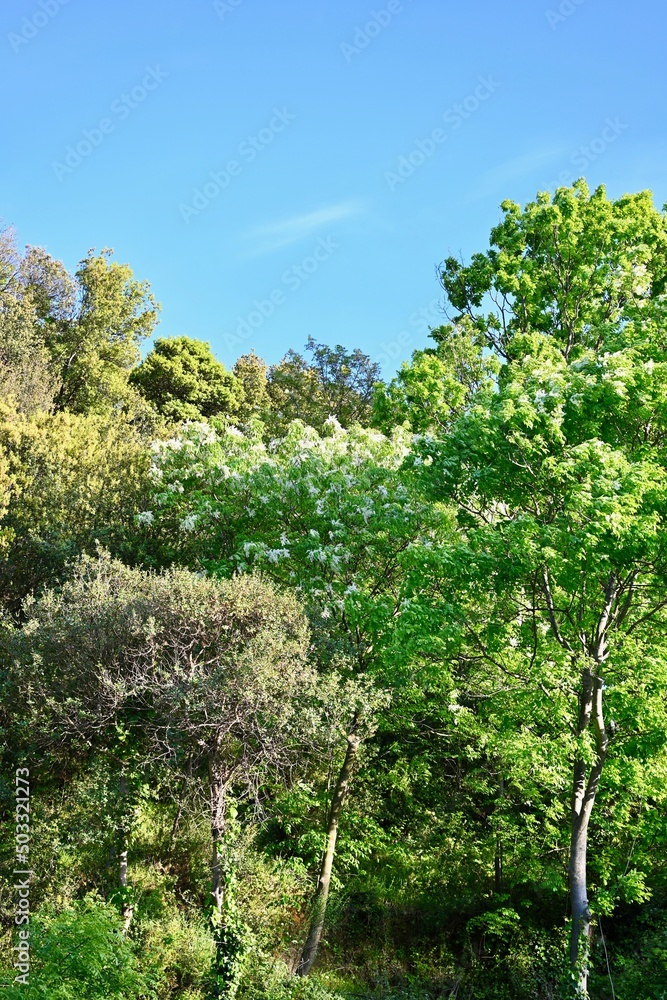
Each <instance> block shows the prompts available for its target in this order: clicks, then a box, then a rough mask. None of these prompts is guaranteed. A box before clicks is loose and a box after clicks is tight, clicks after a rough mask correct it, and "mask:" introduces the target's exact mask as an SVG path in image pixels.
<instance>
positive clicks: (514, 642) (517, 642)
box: [508, 637, 519, 649]
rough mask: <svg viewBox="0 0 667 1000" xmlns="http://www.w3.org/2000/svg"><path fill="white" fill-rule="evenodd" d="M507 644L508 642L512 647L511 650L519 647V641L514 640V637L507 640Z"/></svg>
mask: <svg viewBox="0 0 667 1000" xmlns="http://www.w3.org/2000/svg"><path fill="white" fill-rule="evenodd" d="M508 642H509V644H510V646H512V648H513V649H516V647H517V646H518V645H519V640H518V639H515V638H514V637H512V638H511V639H509V640H508Z"/></svg>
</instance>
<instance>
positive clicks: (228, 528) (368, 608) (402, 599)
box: [138, 418, 448, 974]
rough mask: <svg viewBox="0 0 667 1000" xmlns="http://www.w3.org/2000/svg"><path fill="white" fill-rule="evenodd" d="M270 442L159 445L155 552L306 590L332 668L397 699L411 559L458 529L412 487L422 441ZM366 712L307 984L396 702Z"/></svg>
mask: <svg viewBox="0 0 667 1000" xmlns="http://www.w3.org/2000/svg"><path fill="white" fill-rule="evenodd" d="M261 432H262V428H261V426H260V425H257V426H256V427H255V428H254V431H251V433H249V434H242V433H241V432H240V431H239V430H237V429H236V428H234V427H230V426H220V427H217V428H216V429H214V428H212V427H210V426H209V425H207V424H191V425H189V426H187V427H185V428H184V429H183V431H182V434H181V435H180V436H179V437H177V438H172V439H170V440H168V441H162V442H157V443H156V445H155V459H154V465H153V470H152V478H153V481H154V484H155V493H154V497H153V507H152V509H150V510H147V511H144V512H143V513H142V514H140V515H139V518H138V521H139V523H140V524H142V525H144V526H145V528H146V532H147V539H146V544H147V545H148V546H149V547H150V545H155V544H156V543H157V544H158V546H159V549H160V551H161V552H162V553H164V554H165V556H166V558H169V559H172V560H178V561H179V562H185V563H186V564H188V565H191V566H196V567H202V568H204V569H206V570H207V571H208V572H210V573H213V574H216V575H222V576H229V575H231V574H233V573H235V572H240V573H247V572H249V571H251V570H256V569H261V570H262V571H263V572H264V573H266V574H270V576H271V577H272V578H274V579H276V580H278V581H280V582H281V583H283V584H286V585H290V586H292V587H295V588H296V589H297V590H298V591H299V592H300V593H301V594H302V595H303V597H304V600H305V601H306V604H307V606H308V608H309V610H310V614H311V621H312V623H313V631H314V635H315V637H316V638H317V637H318V636H320V637H321V649H322V653H323V655H322V659H329V658H330V655H331V647H332V644H333V646H334V647H335V648H337V649H338V651H339V652H342V653H343V655H344V656H345V657H346V659H347V661H348V663H349V664H351V666H352V669H353V672H354V673H356V674H357V675H364V676H367V677H373V678H374V679H375V681H376V685H377V687H378V688H379V689H380V690H384V691H386V690H387V689H388V687H390V686H391V681H390V678H389V676H388V673H389V672H390V671H391V669H392V668H393V665H394V660H393V659H392V657H393V656H394V653H393V652H390V650H391V647H392V642H391V636H392V633H393V629H394V626H395V624H396V622H397V621H399V620H400V618H401V616H402V615H403V614H404V613H405V611H406V609H407V607H408V605H409V602H410V599H411V598H408V596H407V591H406V577H405V573H404V571H403V568H402V564H403V560H404V559H405V558H406V556H407V555H408V553H410V552H412V551H413V550H415V549H416V548H419V546H422V545H433V543H434V539H435V538H437V537H438V536H439V535H440V534H442V532H443V530H446V529H447V526H448V522H447V519H446V518H443V516H442V513H441V512H440V511H439V510H438V509H436V507H434V505H432V504H431V503H419V502H417V501H416V500H415V498H414V496H413V495H412V494H411V492H410V490H409V488H408V486H407V485H406V482H405V481H404V477H403V474H402V472H401V466H402V463H403V460H404V458H405V456H406V454H407V453H408V451H409V445H410V437H409V436H408V435H407V434H406V433H405V432H402V431H397V432H396V433H395V434H394V435H393V436H392V437H386V436H385V435H383V434H381V433H379V432H378V431H374V430H367V429H363V428H360V427H353V428H351V429H349V430H344V429H343V428H342V427H341V426H340V425H339V424H338V422H337V420H335V419H334V418H331V419H330V420H329V422H328V424H327V427H326V433H325V434H324V435H322V436H320V435H319V434H318V433H317V432H316V431H314V430H313V429H312V428H309V427H306V426H305V425H303V424H302V423H300V422H294V423H293V424H292V425H291V426H290V429H289V431H288V433H287V434H286V436H285V437H284V438H281V439H277V440H273V441H271V442H269V443H268V444H265V443H264V442H263V440H262V436H261ZM412 599H415V598H414V595H413V597H412ZM352 700H353V707H352V708H351V709H350V711H349V718H348V720H347V725H346V728H345V747H346V749H345V754H344V759H343V761H342V765H341V769H340V773H339V777H338V781H337V782H336V785H335V787H334V790H333V794H332V799H331V805H330V808H329V815H328V820H327V840H326V844H327V846H326V850H325V852H324V855H323V860H322V868H321V871H320V877H319V882H318V889H317V893H316V898H315V904H314V908H313V923H312V926H311V931H310V933H309V936H308V941H307V943H306V947H305V949H304V953H303V955H302V959H301V962H300V964H299V971H300V973H302V974H305V973H306V972H307V971H308V970H309V969H310V966H311V965H312V962H313V960H314V958H315V955H316V953H317V947H318V944H319V940H320V936H321V933H322V928H323V924H324V915H325V910H326V901H327V896H328V892H329V883H330V878H331V870H332V864H333V858H334V852H335V846H336V838H337V832H338V824H339V819H340V815H341V812H342V809H343V806H344V802H345V797H346V793H347V790H348V787H349V783H350V779H351V776H352V772H353V769H354V766H355V762H356V759H357V756H358V753H359V749H360V746H361V744H362V742H363V739H364V737H365V736H366V735H368V733H369V732H370V731H371V730H372V726H373V715H374V712H375V710H376V709H377V707H378V704H380V703H381V702H382V701H383V698H382V697H378V695H377V694H373V692H372V689H370V688H368V686H366V687H365V688H363V689H359V688H357V689H356V693H355V695H354V697H353V699H352Z"/></svg>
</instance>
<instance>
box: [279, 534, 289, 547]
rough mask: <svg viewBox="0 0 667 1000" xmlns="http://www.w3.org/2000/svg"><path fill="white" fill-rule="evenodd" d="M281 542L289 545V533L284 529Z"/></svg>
mask: <svg viewBox="0 0 667 1000" xmlns="http://www.w3.org/2000/svg"><path fill="white" fill-rule="evenodd" d="M280 544H281V545H289V539H288V538H287V534H286V532H284V531H283V533H282V535H281V536H280Z"/></svg>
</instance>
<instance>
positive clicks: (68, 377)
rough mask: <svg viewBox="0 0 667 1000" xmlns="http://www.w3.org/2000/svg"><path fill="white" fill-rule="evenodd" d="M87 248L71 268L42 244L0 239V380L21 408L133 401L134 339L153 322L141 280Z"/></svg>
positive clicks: (154, 308) (103, 407)
mask: <svg viewBox="0 0 667 1000" xmlns="http://www.w3.org/2000/svg"><path fill="white" fill-rule="evenodd" d="M111 255H112V251H110V250H104V251H102V253H101V254H99V255H97V256H96V255H95V254H94V253H93V251H91V252H90V253H89V254H88V256H87V257H86V258H85V259H84V260H83V261H82V262H81V263H80V265H79V268H78V270H77V272H76V275H75V276H74V277H72V276H71V275H70V274H68V272H67V270H66V269H65V267H64V265H63V264H62V263H61V262H60V261H57V260H55V259H54V258H53V257H51V256H50V255H49V254H48V253H47V252H46V251H45V250H44V249H42V248H41V247H27V248H26V251H25V253H24V254H23V255H22V254H21V253H20V252H19V251H18V249H17V247H16V240H15V237H14V235H13V233H12V232H11V231H7V230H5V231H4V232H3V234H2V238H1V239H0V283H1V287H0V380H1V381H2V383H4V384H5V385H6V386H7V392H8V395H11V396H12V397H13V398H14V401H15V403H16V405H18V406H19V407H20V408H21V409H22V411H23V412H26V413H30V412H35V411H36V410H39V409H57V410H69V411H72V412H77V413H87V412H91V411H95V412H100V413H101V412H108V411H110V410H112V409H113V408H118V407H125V408H129V409H133V408H136V406H137V399H136V395H135V394H133V393H132V391H131V390H130V389H129V387H128V376H129V373H130V370H131V369H132V367H133V366H134V365H136V364H137V362H138V361H139V359H140V353H139V345H140V343H141V341H142V340H143V339H144V338H145V337H147V336H149V335H150V333H151V332H152V330H153V327H154V326H155V324H156V322H157V315H158V308H159V307H158V305H157V303H156V302H155V300H154V298H153V296H152V294H151V292H150V288H149V286H148V284H147V283H145V282H138V281H136V279H135V278H134V276H133V274H132V271H131V269H130V268H129V267H128V266H127V265H125V264H119V263H117V262H115V261H113V260H112V259H111Z"/></svg>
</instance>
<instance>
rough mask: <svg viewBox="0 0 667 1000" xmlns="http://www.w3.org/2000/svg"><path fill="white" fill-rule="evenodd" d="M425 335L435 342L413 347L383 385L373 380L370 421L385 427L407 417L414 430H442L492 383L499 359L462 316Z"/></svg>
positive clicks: (407, 421) (403, 420)
mask: <svg viewBox="0 0 667 1000" xmlns="http://www.w3.org/2000/svg"><path fill="white" fill-rule="evenodd" d="M430 337H431V338H432V339H433V340H435V342H436V345H437V346H436V347H427V348H425V349H424V350H423V351H414V353H413V355H412V359H411V361H410V362H407V361H405V362H403V364H402V365H401V368H400V370H399V372H398V373H397V375H396V376H395V378H394V379H392V381H391V383H390V384H389V385H388V386H385V385H384V383H382V382H380V383H378V384H377V386H376V391H375V396H374V399H373V423H374V424H375V425H376V426H378V427H381V428H382V429H383V430H384V431H385V432H388V431H389V429H390V428H391V427H395V426H396V425H397V424H400V423H407V424H408V425H409V426H410V429H411V430H412V431H414V432H416V433H423V432H427V431H435V432H437V433H439V434H444V433H447V431H448V430H449V428H450V427H451V426H452V424H453V422H454V421H455V420H456V419H457V417H459V416H461V414H462V413H464V412H465V410H466V409H467V408H468V407H469V406H470V404H471V402H472V400H473V399H474V398H475V396H476V394H477V393H478V392H480V391H481V390H482V389H485V388H490V387H492V386H493V384H494V381H495V378H496V377H497V373H498V368H499V365H498V360H497V358H496V357H495V356H494V355H491V354H488V353H487V354H486V355H485V354H484V351H483V347H484V346H485V342H484V340H483V339H482V337H481V335H480V333H479V332H478V331H476V330H475V329H474V328H473V326H472V324H471V323H470V321H469V320H468V318H467V317H465V318H464V319H462V320H461V321H459V322H458V323H457V324H456V325H455V326H441V327H438V329H436V330H431V332H430Z"/></svg>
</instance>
